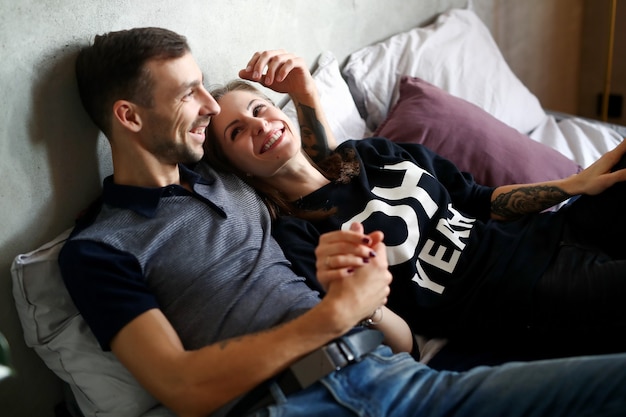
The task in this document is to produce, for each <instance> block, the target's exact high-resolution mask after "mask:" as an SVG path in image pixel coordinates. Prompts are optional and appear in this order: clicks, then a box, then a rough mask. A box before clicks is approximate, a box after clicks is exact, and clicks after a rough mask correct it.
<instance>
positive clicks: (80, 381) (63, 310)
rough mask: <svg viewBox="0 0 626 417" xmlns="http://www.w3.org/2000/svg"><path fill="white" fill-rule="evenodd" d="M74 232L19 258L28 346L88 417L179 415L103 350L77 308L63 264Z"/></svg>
mask: <svg viewBox="0 0 626 417" xmlns="http://www.w3.org/2000/svg"><path fill="white" fill-rule="evenodd" d="M70 232H71V229H69V230H66V231H65V232H63V233H62V234H60V235H59V236H57V237H56V238H55V239H53V240H52V241H50V242H48V243H46V244H44V245H43V246H41V247H39V248H38V249H35V250H34V251H32V252H29V253H25V254H21V255H18V256H16V257H15V259H14V260H13V265H12V266H11V274H12V277H13V297H14V299H15V304H16V307H17V312H18V315H19V318H20V322H21V324H22V328H23V330H24V339H25V340H26V344H27V345H28V346H30V347H32V348H33V349H34V350H35V352H37V354H38V355H39V356H40V357H41V359H43V361H44V362H45V363H46V365H47V366H48V367H49V368H50V369H51V370H52V371H53V372H54V373H55V374H56V375H57V376H59V378H61V379H62V380H63V381H65V382H66V383H67V384H68V385H69V386H70V388H71V390H72V393H73V395H74V397H75V398H76V402H77V404H78V406H79V407H80V410H81V412H82V413H83V414H84V415H85V416H86V417H92V416H93V417H96V416H98V417H138V416H142V417H148V416H153V417H156V416H173V415H174V414H173V413H171V412H170V411H169V410H168V409H166V408H165V407H163V406H161V405H159V403H158V402H157V400H156V399H154V397H152V396H151V395H150V394H148V392H147V391H146V390H144V389H143V388H142V387H141V386H140V385H139V383H138V382H137V381H136V380H135V378H134V377H133V376H132V375H131V374H130V373H129V372H128V371H127V370H126V368H125V367H124V366H123V365H122V364H121V363H120V362H119V361H118V360H117V359H116V357H115V356H114V355H113V354H112V353H111V352H104V351H103V350H102V349H101V348H100V345H99V344H98V342H97V341H96V338H95V337H94V335H93V334H92V333H91V331H90V330H89V328H88V327H87V324H86V323H85V321H84V320H83V318H82V317H81V315H80V314H79V313H78V311H77V310H76V307H75V306H74V303H73V302H72V299H71V298H70V295H69V293H68V292H67V290H66V288H65V284H64V283H63V280H62V278H61V272H60V269H59V267H58V263H57V256H58V254H59V251H60V250H61V247H62V246H63V243H64V242H65V240H66V239H67V237H68V236H69V234H70Z"/></svg>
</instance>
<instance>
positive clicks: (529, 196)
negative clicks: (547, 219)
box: [491, 141, 626, 220]
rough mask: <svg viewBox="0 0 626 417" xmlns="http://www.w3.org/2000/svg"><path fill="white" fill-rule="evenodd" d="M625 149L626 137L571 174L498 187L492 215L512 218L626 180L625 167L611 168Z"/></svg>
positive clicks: (502, 218) (535, 211)
mask: <svg viewBox="0 0 626 417" xmlns="http://www.w3.org/2000/svg"><path fill="white" fill-rule="evenodd" d="M624 153H626V141H622V142H621V143H620V144H619V145H617V146H616V147H615V148H614V149H612V150H611V151H609V152H607V153H605V154H604V155H602V157H600V159H598V160H597V161H596V162H594V163H593V164H592V165H590V166H589V167H587V168H586V169H584V170H583V171H581V172H580V173H578V174H575V175H572V176H570V177H567V178H564V179H560V180H555V181H546V182H541V183H535V184H518V185H505V186H501V187H498V188H496V189H495V190H494V192H493V194H492V196H491V217H492V218H494V219H497V220H513V219H515V218H518V217H520V216H523V215H525V214H529V213H537V212H540V211H543V210H546V209H548V208H550V207H552V206H554V205H556V204H559V203H561V202H563V201H565V200H567V199H568V198H570V197H572V196H575V195H581V194H586V195H596V194H599V193H601V192H602V191H604V190H606V189H607V188H609V187H610V186H612V185H613V184H615V183H617V182H620V181H625V180H626V169H618V170H615V171H612V169H613V167H615V165H616V164H617V163H618V162H619V161H620V160H621V159H622V156H623V155H624Z"/></svg>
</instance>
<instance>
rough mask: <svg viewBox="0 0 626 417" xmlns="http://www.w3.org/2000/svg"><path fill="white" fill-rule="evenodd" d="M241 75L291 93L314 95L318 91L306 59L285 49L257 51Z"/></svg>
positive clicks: (280, 91)
mask: <svg viewBox="0 0 626 417" xmlns="http://www.w3.org/2000/svg"><path fill="white" fill-rule="evenodd" d="M239 77H241V78H243V79H245V80H249V81H256V82H259V83H261V84H262V85H264V86H265V87H268V88H271V89H272V90H274V91H277V92H279V93H287V94H290V95H296V96H297V95H301V94H306V95H312V94H315V93H316V91H317V90H316V86H315V81H314V80H313V77H312V76H311V73H310V71H309V69H308V67H307V65H306V62H305V61H304V59H303V58H301V57H299V56H296V55H294V54H291V53H288V52H286V51H285V50H283V49H277V50H271V51H263V52H256V53H255V54H254V55H253V56H252V58H250V61H248V64H247V65H246V68H245V69H242V70H241V71H239Z"/></svg>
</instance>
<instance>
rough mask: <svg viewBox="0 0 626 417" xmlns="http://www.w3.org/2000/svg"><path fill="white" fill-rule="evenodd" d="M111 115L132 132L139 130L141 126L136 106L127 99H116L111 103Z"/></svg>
mask: <svg viewBox="0 0 626 417" xmlns="http://www.w3.org/2000/svg"><path fill="white" fill-rule="evenodd" d="M113 116H114V117H115V119H116V120H117V121H118V123H120V124H121V125H122V126H124V127H125V128H126V129H128V130H130V131H132V132H139V131H140V130H141V126H142V120H141V116H140V115H139V113H138V112H137V106H136V105H135V104H133V103H132V102H130V101H127V100H118V101H116V102H115V103H113Z"/></svg>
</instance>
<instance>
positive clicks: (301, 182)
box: [267, 157, 330, 201]
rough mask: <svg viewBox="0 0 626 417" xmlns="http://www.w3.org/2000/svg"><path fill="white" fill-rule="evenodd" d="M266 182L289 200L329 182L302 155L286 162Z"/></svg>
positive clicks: (294, 199)
mask: <svg viewBox="0 0 626 417" xmlns="http://www.w3.org/2000/svg"><path fill="white" fill-rule="evenodd" d="M267 182H268V184H269V185H271V186H272V187H274V188H276V189H278V190H279V191H280V192H282V193H283V194H284V195H285V197H287V199H288V200H289V201H296V200H298V199H299V198H300V197H304V196H306V195H309V194H311V193H312V192H314V191H316V190H319V189H320V188H322V187H323V186H325V185H327V184H329V183H330V180H329V179H328V178H326V177H325V176H324V175H322V173H321V172H319V171H318V170H317V168H315V167H314V166H313V165H312V164H311V163H310V162H309V160H308V159H306V158H304V157H302V158H301V159H299V160H298V161H297V162H294V163H291V164H288V165H287V166H285V167H283V168H282V169H281V172H279V173H277V174H276V175H274V176H273V177H272V178H270V179H268V180H267Z"/></svg>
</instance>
